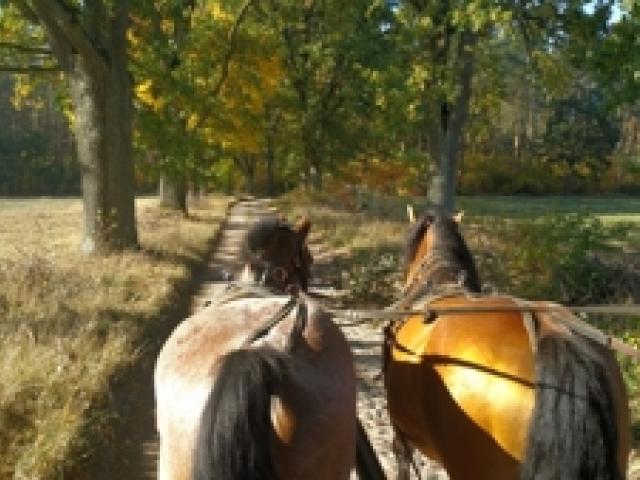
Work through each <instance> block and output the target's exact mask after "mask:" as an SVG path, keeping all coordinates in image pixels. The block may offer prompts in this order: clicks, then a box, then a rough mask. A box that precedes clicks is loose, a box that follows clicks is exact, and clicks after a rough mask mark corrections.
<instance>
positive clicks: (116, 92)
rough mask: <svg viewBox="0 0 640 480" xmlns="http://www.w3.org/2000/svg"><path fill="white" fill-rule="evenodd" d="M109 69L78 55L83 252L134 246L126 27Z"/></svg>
mask: <svg viewBox="0 0 640 480" xmlns="http://www.w3.org/2000/svg"><path fill="white" fill-rule="evenodd" d="M120 41H121V43H122V45H115V46H114V48H113V50H114V51H113V52H112V56H111V59H110V60H111V61H110V63H109V65H108V67H107V69H106V72H103V71H99V70H97V69H95V68H92V66H91V65H90V64H89V63H88V62H87V61H86V59H85V58H84V57H82V56H80V55H74V59H73V69H72V71H71V75H70V91H71V97H72V99H73V103H74V107H75V108H74V111H75V132H76V143H77V149H78V161H79V163H80V165H81V170H82V198H83V207H84V235H83V241H82V250H83V251H84V252H86V253H107V252H110V251H114V250H122V249H125V248H131V247H135V246H136V245H137V242H138V240H137V232H136V223H135V203H134V176H133V160H132V151H131V150H132V145H131V119H132V105H131V80H130V77H129V72H128V70H127V57H126V45H125V43H126V39H125V37H124V30H123V31H122V38H121V39H120Z"/></svg>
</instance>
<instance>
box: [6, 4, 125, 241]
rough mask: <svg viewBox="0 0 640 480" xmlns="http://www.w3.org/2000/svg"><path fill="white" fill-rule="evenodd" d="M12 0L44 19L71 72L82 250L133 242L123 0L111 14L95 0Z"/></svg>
mask: <svg viewBox="0 0 640 480" xmlns="http://www.w3.org/2000/svg"><path fill="white" fill-rule="evenodd" d="M16 5H18V8H20V10H21V11H22V12H23V13H24V14H25V16H26V18H28V19H29V20H35V21H38V20H39V21H40V22H41V23H42V25H43V26H44V28H45V30H46V31H47V34H48V36H49V39H50V41H51V46H52V48H53V50H54V52H55V55H56V57H57V58H58V61H59V64H60V66H61V67H62V68H63V69H64V70H65V71H66V72H67V73H68V74H69V83H70V92H71V98H72V100H73V103H74V111H75V133H76V135H75V136H76V145H77V151H78V162H79V164H80V166H81V170H82V196H83V206H84V235H83V241H82V249H83V250H84V251H85V252H88V253H106V252H110V251H114V250H122V249H125V248H130V247H135V246H136V245H137V243H138V239H137V232H136V223H135V202H134V177H133V159H132V142H131V128H132V125H131V122H132V110H133V107H132V102H131V98H132V91H131V90H132V88H131V77H130V74H129V71H128V54H127V38H126V32H127V28H128V25H129V10H128V4H126V2H123V3H120V4H117V6H116V7H114V9H113V13H112V14H108V13H107V12H108V11H107V9H106V8H105V5H104V3H102V2H100V1H98V0H92V1H91V2H80V3H79V5H78V6H77V7H74V9H71V8H67V7H65V6H64V2H58V1H51V0H33V1H32V2H30V3H29V4H27V2H17V3H16ZM76 14H77V15H79V16H81V17H82V19H81V18H80V17H76ZM81 20H82V21H81ZM88 32H90V34H89V33H88Z"/></svg>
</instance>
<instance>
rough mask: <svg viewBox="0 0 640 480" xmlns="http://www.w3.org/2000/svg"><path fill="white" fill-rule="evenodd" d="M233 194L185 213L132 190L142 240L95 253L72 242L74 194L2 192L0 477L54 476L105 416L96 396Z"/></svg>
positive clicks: (77, 207)
mask: <svg viewBox="0 0 640 480" xmlns="http://www.w3.org/2000/svg"><path fill="white" fill-rule="evenodd" d="M229 201H230V199H229V198H228V197H212V198H209V199H206V200H203V201H201V202H200V203H199V204H197V205H193V206H192V207H191V214H190V217H189V218H183V217H182V216H180V215H177V214H175V213H173V212H169V211H166V210H162V209H159V208H157V207H156V200H155V199H139V200H138V201H137V204H136V207H137V217H138V231H139V237H140V244H141V249H140V250H139V251H132V252H127V253H124V254H122V255H112V256H107V257H96V258H94V257H88V256H85V255H83V254H81V253H79V251H78V246H79V244H80V236H81V204H80V201H79V200H77V199H49V198H46V199H30V200H2V199H0V384H1V385H2V388H0V478H1V479H5V478H7V479H8V478H14V479H40V478H57V477H59V476H60V475H59V472H61V471H62V469H63V468H64V466H65V465H64V464H65V462H66V461H67V459H69V458H71V457H73V455H71V454H70V452H74V455H77V454H81V453H82V451H83V450H84V449H85V448H86V447H87V444H86V443H87V442H88V441H90V439H88V438H86V436H87V432H93V433H96V432H100V429H101V427H102V426H106V425H108V423H109V422H110V420H111V419H110V418H109V414H108V412H104V411H99V410H98V409H94V408H92V407H93V405H94V401H95V399H97V398H100V397H101V396H104V394H105V390H107V389H108V388H109V385H110V382H111V381H112V376H113V374H114V372H117V371H120V370H121V369H123V367H125V366H126V365H128V364H131V363H132V362H134V361H135V359H136V352H137V351H139V349H141V348H143V342H144V339H143V338H141V337H142V335H141V333H142V332H143V331H144V330H145V329H147V328H148V326H149V324H150V323H152V322H161V321H162V320H163V319H162V318H159V314H160V312H162V311H163V309H166V307H167V305H170V304H171V302H172V301H174V300H175V298H174V296H175V295H176V288H175V287H176V286H177V285H180V284H181V283H184V282H186V281H187V280H188V276H189V274H190V267H191V266H192V265H194V264H195V263H196V262H197V261H198V260H201V259H202V257H203V255H204V254H205V252H206V251H207V249H208V245H209V241H210V240H211V239H212V237H213V236H214V234H215V232H216V230H217V228H218V226H219V225H220V222H221V220H222V219H223V217H224V214H225V212H226V208H227V206H228V204H229ZM88 424H90V425H88ZM88 427H89V428H88ZM80 432H84V433H82V434H80Z"/></svg>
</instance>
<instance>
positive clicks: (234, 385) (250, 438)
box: [193, 348, 290, 480]
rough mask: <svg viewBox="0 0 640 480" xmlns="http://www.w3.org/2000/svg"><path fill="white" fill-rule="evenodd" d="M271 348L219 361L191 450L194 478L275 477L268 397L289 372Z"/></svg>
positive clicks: (261, 479) (244, 351) (279, 354)
mask: <svg viewBox="0 0 640 480" xmlns="http://www.w3.org/2000/svg"><path fill="white" fill-rule="evenodd" d="M289 372H290V370H289V363H288V360H287V357H286V355H285V354H283V353H282V352H279V351H277V350H274V349H272V348H251V349H240V350H235V351H233V352H231V353H229V354H227V355H225V357H224V358H223V360H222V364H221V366H220V369H219V371H218V373H217V376H216V379H215V384H214V388H213V390H212V392H211V394H210V396H209V399H208V401H207V404H206V406H205V409H204V412H203V414H202V419H201V422H200V431H199V433H198V437H197V439H196V448H195V451H194V467H193V468H194V476H193V478H194V479H195V480H214V479H215V480H218V479H225V480H236V479H248V478H251V479H256V480H275V479H276V478H277V474H276V471H275V467H274V464H273V460H272V455H271V437H272V435H273V434H272V431H273V428H272V424H271V395H272V394H273V393H275V392H277V391H278V390H279V387H280V385H281V384H282V383H283V381H284V380H285V379H286V378H287V377H288V375H289Z"/></svg>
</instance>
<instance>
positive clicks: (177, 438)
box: [154, 298, 286, 480]
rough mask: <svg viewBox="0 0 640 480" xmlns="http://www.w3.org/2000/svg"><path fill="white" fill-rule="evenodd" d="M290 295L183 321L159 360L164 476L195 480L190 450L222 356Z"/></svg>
mask: <svg viewBox="0 0 640 480" xmlns="http://www.w3.org/2000/svg"><path fill="white" fill-rule="evenodd" d="M284 302H286V299H284V300H281V299H273V298H270V299H252V301H251V302H243V301H237V302H230V303H228V304H225V305H222V306H210V307H208V308H205V309H204V310H202V311H201V312H199V313H198V314H196V315H193V316H191V317H189V318H187V319H185V320H184V321H182V322H181V323H180V324H179V325H178V326H177V327H176V328H175V329H174V331H173V333H172V334H171V335H170V337H169V338H168V339H167V341H166V342H165V344H164V345H163V347H162V349H161V351H160V354H159V355H158V358H157V360H156V367H155V372H154V388H155V397H156V427H157V429H158V433H159V436H160V464H159V476H160V480H187V479H188V480H190V479H191V452H192V450H193V446H194V443H195V438H196V434H197V431H198V428H199V422H200V417H201V414H202V411H203V410H204V406H205V403H206V401H207V398H208V396H209V394H210V392H211V388H212V386H213V383H214V379H215V374H216V371H217V368H218V363H219V360H220V358H221V356H222V355H224V354H225V353H227V352H229V351H230V350H232V349H235V348H238V347H240V345H241V343H242V342H243V340H244V338H245V337H246V335H247V334H248V332H250V331H251V330H252V329H254V328H256V326H257V325H259V324H260V323H261V322H263V321H264V320H265V318H268V316H269V315H270V314H272V313H274V312H275V311H277V310H278V308H279V307H280V306H281V305H282V304H283V303H284Z"/></svg>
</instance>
